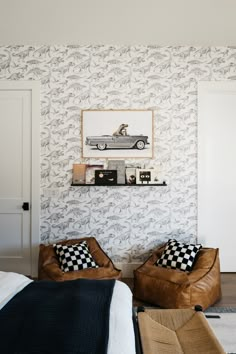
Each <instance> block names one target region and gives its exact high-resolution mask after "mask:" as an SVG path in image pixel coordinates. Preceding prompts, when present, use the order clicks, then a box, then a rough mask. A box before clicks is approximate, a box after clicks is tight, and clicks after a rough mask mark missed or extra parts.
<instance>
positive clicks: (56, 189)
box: [0, 45, 236, 263]
mask: <svg viewBox="0 0 236 354" xmlns="http://www.w3.org/2000/svg"><path fill="white" fill-rule="evenodd" d="M0 79H9V80H40V81H41V241H42V242H44V243H48V242H53V241H55V240H59V239H64V238H70V237H80V236H87V235H91V236H95V237H96V238H97V239H98V241H99V243H100V244H101V246H102V247H103V248H104V249H105V251H106V252H107V253H108V254H109V255H110V256H111V258H112V259H113V260H114V261H116V262H123V263H129V262H140V261H143V260H144V259H145V258H146V257H147V255H149V253H150V251H151V250H152V249H153V248H155V247H156V246H157V245H158V244H160V243H162V242H163V241H166V240H167V239H168V238H170V237H176V238H177V239H179V240H183V241H196V238H197V83H198V81H200V80H201V81H203V80H236V47H216V48H215V47H214V48H213V47H211V48H208V47H158V46H108V45H107V46H106V45H102V46H77V45H67V46H63V45H54V46H28V45H19V46H18V45H16V46H4V47H0ZM89 108H93V109H132V108H133V109H153V110H154V144H155V147H154V159H152V160H132V159H128V160H126V164H136V165H139V166H141V167H145V168H148V167H156V168H158V170H159V171H160V176H162V177H163V178H164V179H165V180H166V181H167V183H168V186H167V187H153V186H150V187H143V188H142V187H90V188H89V187H71V186H70V184H71V179H72V164H73V163H75V162H77V163H80V162H86V163H97V162H101V163H103V164H106V161H105V160H99V161H97V160H96V161H94V160H89V159H87V160H82V159H81V129H80V128H81V127H80V123H81V116H80V114H81V109H89Z"/></svg>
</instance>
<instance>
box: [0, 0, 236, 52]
mask: <svg viewBox="0 0 236 354" xmlns="http://www.w3.org/2000/svg"><path fill="white" fill-rule="evenodd" d="M235 15H236V0H0V45H8V44H53V43H54V44H55V43H56V44H68V43H71V44H73V43H74V44H119V45H122V44H124V45H135V44H144V45H147V44H155V45H165V46H166V45H203V46H209V45H210V46H214V45H217V46H225V45H230V46H234V45H235V46H236V20H235Z"/></svg>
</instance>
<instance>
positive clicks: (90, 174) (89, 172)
mask: <svg viewBox="0 0 236 354" xmlns="http://www.w3.org/2000/svg"><path fill="white" fill-rule="evenodd" d="M103 167H104V166H103V165H87V166H86V177H85V182H86V184H95V171H96V170H102V169H103Z"/></svg>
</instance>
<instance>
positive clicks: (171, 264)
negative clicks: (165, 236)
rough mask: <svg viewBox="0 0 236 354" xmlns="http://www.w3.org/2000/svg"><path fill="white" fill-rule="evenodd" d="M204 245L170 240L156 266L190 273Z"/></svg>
mask: <svg viewBox="0 0 236 354" xmlns="http://www.w3.org/2000/svg"><path fill="white" fill-rule="evenodd" d="M201 248H202V245H200V244H198V245H194V244H185V243H181V242H178V241H176V240H169V241H168V242H167V245H166V247H165V249H164V252H163V253H162V255H161V257H160V258H159V259H158V260H157V262H156V265H157V266H161V267H165V268H172V269H180V270H183V271H190V270H191V269H192V266H193V263H194V260H195V257H196V255H197V253H198V251H199V250H200V249H201Z"/></svg>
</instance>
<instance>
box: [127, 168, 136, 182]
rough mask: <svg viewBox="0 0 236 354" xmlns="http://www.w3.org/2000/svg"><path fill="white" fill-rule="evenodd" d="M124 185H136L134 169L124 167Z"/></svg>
mask: <svg viewBox="0 0 236 354" xmlns="http://www.w3.org/2000/svg"><path fill="white" fill-rule="evenodd" d="M125 176H126V184H136V168H135V167H126V169H125Z"/></svg>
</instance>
